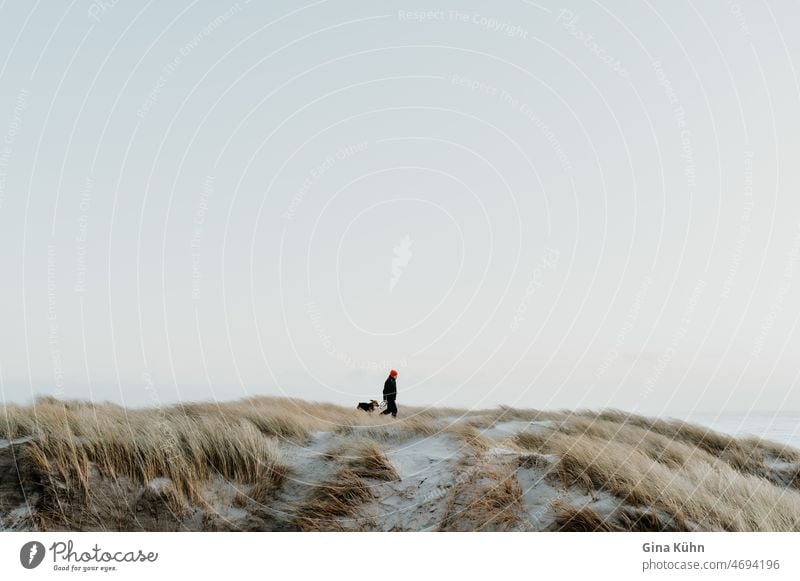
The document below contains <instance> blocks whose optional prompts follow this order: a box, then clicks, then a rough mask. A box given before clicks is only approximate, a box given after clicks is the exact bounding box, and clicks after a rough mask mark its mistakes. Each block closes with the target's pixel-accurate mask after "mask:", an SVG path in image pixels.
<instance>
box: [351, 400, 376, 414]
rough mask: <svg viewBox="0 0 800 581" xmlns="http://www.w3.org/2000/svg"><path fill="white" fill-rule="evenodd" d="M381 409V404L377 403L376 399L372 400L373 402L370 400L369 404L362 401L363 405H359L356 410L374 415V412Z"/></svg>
mask: <svg viewBox="0 0 800 581" xmlns="http://www.w3.org/2000/svg"><path fill="white" fill-rule="evenodd" d="M379 407H381V404H379V403H378V402H377V401H375V400H374V399H371V400H370V401H368V402H366V401H362V402H361V403H359V404H358V405H357V406H356V409H358V410H364V411H365V412H369V413H372V412H374V411H375V410H376V409H378V408H379Z"/></svg>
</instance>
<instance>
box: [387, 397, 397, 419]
mask: <svg viewBox="0 0 800 581" xmlns="http://www.w3.org/2000/svg"><path fill="white" fill-rule="evenodd" d="M387 404H388V405H387V406H386V411H390V412H392V417H393V418H396V417H397V404H396V403H395V402H394V400H393V399H392V400H389V401H388V402H387Z"/></svg>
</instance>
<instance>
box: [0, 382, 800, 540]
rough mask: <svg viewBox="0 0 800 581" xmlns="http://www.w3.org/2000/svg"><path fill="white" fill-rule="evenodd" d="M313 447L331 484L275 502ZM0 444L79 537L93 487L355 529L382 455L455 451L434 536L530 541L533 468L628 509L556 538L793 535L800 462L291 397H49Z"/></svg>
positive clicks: (390, 478)
mask: <svg viewBox="0 0 800 581" xmlns="http://www.w3.org/2000/svg"><path fill="white" fill-rule="evenodd" d="M511 421H513V422H519V423H520V424H521V425H522V427H521V429H520V431H518V432H517V433H516V434H513V435H508V434H507V432H506V434H507V435H504V436H496V437H492V436H489V435H487V433H484V431H483V430H485V429H487V428H491V427H493V426H496V425H497V424H498V423H501V422H511ZM525 422H535V423H533V424H530V425H529V426H527V427H526V426H525V425H524V424H525ZM320 432H325V433H326V434H327V436H326V437H330V439H331V441H332V442H333V443H334V445H333V447H331V448H330V449H329V450H328V451H327V452H325V453H324V460H323V461H322V464H324V465H326V466H330V470H329V471H327V472H324V474H323V475H322V476H319V477H318V479H319V480H320V481H319V482H316V481H314V483H313V484H312V486H311V489H310V490H308V491H307V494H306V493H305V490H306V489H303V490H304V492H303V493H302V494H296V496H297V498H282V497H281V494H282V490H283V488H284V487H285V483H286V481H287V480H289V479H290V478H293V477H294V476H295V474H294V473H293V471H294V470H295V467H294V464H293V460H292V458H291V456H290V452H288V450H297V449H298V447H300V448H302V447H303V446H306V445H308V443H309V442H311V441H313V439H312V436H314V437H316V436H315V434H316V435H317V436H318V435H319V433H320ZM0 438H3V439H8V440H14V439H24V440H25V442H24V444H20V445H17V446H16V449H17V450H19V455H18V459H19V462H21V463H23V464H24V465H25V467H26V470H27V472H26V474H28V473H30V474H36V475H37V476H36V481H37V486H39V487H40V488H41V494H42V496H43V501H42V503H41V508H42V511H41V514H40V515H39V517H40V518H49V517H48V515H49V516H50V517H52V518H54V519H55V518H57V517H59V515H60V518H61V521H60V522H63V523H68V524H66V525H64V526H71V525H69V519H68V518H67V514H68V513H69V505H70V504H74V503H80V502H83V503H84V504H91V502H92V495H93V494H94V495H96V494H99V493H98V491H97V486H96V483H97V480H96V479H97V478H98V477H99V478H103V479H105V480H107V481H110V482H114V483H118V487H119V488H120V490H121V491H122V492H120V495H118V496H113V495H112V496H108V498H106V500H105V501H104V502H106V503H107V504H113V503H114V502H118V501H117V500H113V499H120V498H123V497H124V494H125V492H124V491H125V490H128V488H131V487H138V489H137V490H139V491H140V492H138V493H137V494H138V495H139V496H138V497H137V498H138V500H136V503H141V504H144V505H147V506H150V507H156V508H154V509H153V510H157V507H158V506H161V505H163V506H166V507H167V508H168V509H169V511H171V512H172V513H173V514H175V515H177V516H176V518H184V517H186V515H188V514H189V513H190V512H191V511H190V510H189V507H190V506H207V505H206V502H207V501H206V499H205V497H204V495H205V494H206V492H207V490H208V488H209V486H211V485H212V483H215V482H223V483H225V485H226V486H231V487H233V490H234V492H233V493H232V494H231V502H232V503H234V504H235V505H236V506H237V507H240V508H241V507H250V506H251V505H252V503H253V502H255V503H258V504H261V505H264V506H270V505H271V504H272V503H274V502H275V501H276V499H278V498H279V497H281V498H280V502H281V503H283V504H282V505H281V510H282V511H284V512H285V514H286V516H285V517H281V518H285V519H286V522H287V523H288V524H289V525H291V528H294V529H299V530H341V529H342V528H343V527H345V526H347V527H350V529H352V528H358V527H359V526H360V525H359V523H360V519H362V518H364V517H363V515H364V514H365V512H364V508H365V506H369V505H370V504H371V503H373V502H375V501H376V499H378V496H377V495H379V494H380V492H379V491H381V490H384V492H385V487H387V486H391V485H394V483H398V482H399V476H398V473H397V470H396V469H395V467H394V466H392V464H391V463H390V462H389V461H388V460H387V457H386V448H387V447H391V446H402V445H403V443H404V442H405V441H407V440H411V439H415V438H418V439H421V440H423V441H424V440H426V439H428V438H453V439H455V440H457V441H458V442H460V443H461V444H462V445H461V446H460V447H459V449H458V450H459V451H458V455H459V458H455V459H454V460H457V462H454V466H455V468H454V470H453V474H452V486H451V488H450V489H449V490H448V492H447V494H446V495H443V498H444V500H443V503H444V505H445V506H444V513H443V514H444V516H443V518H442V520H441V526H440V528H441V530H516V528H518V527H520V526H522V527H524V522H523V521H524V516H525V515H524V513H525V507H524V502H523V500H524V499H523V497H524V494H523V493H524V492H525V491H523V490H521V489H520V483H519V480H518V478H517V475H518V473H517V470H519V469H525V470H535V471H538V473H541V474H542V477H544V475H545V473H547V477H548V479H549V480H548V482H549V483H551V484H552V486H553V487H554V488H558V487H560V489H561V491H562V493H563V494H566V493H567V492H571V493H574V494H575V495H580V497H581V498H584V500H585V497H584V496H583V495H588V498H589V500H590V501H591V499H597V498H598V493H599V492H600V491H603V492H604V493H605V498H609V497H610V496H613V497H616V499H618V501H619V502H620V507H619V508H618V509H617V508H614V510H615V511H616V512H614V514H613V515H610V514H607V513H603V514H601V512H602V511H600V512H598V510H599V509H597V506H599V505H596V504H595V505H594V506H593V505H592V504H591V502H589V503H588V504H587V503H586V502H584V501H583V500H582V501H581V502H577V501H576V502H574V503H572V504H571V503H570V502H568V501H567V500H564V499H559V500H558V502H555V503H553V504H552V506H551V511H550V512H551V513H552V518H553V523H554V524H553V530H642V531H643V530H728V531H800V451H798V450H796V449H794V448H792V447H790V446H783V445H780V444H776V443H773V442H768V441H764V440H759V439H756V438H743V439H737V438H733V437H730V436H726V435H724V434H720V433H717V432H714V431H712V430H707V429H704V428H702V427H699V426H694V425H691V424H687V423H685V422H680V421H677V420H668V419H652V418H645V417H642V416H637V415H633V414H628V413H625V412H621V411H617V410H604V411H599V412H595V411H560V412H559V411H553V412H550V411H548V412H543V411H538V410H516V409H511V408H503V407H501V408H497V409H492V410H479V411H466V410H457V409H444V408H442V409H436V410H425V409H421V408H412V407H404V408H403V409H402V410H401V416H400V417H399V418H397V419H392V418H389V417H387V416H381V415H378V414H367V413H364V412H360V411H357V410H355V409H350V408H343V407H340V406H336V405H332V404H325V403H313V402H306V401H301V400H295V399H286V398H267V397H257V398H249V399H245V400H241V401H236V402H226V403H219V404H218V403H188V404H180V405H175V406H167V407H163V408H157V409H125V408H122V407H120V406H116V405H113V404H91V403H86V402H77V401H66V402H64V401H58V400H55V399H52V398H41V399H39V400H37V401H36V402H35V404H33V405H30V406H16V405H7V406H4V407H2V408H0ZM521 467H522V468H521ZM300 476H302V475H300ZM548 486H549V484H548ZM126 487H127V488H126ZM381 487H384V488H381ZM295 489H297V490H299V489H302V487H295ZM159 503H160V504H159ZM607 506H610V505H607ZM614 506H615V507H616V505H614ZM268 512H269V511H268ZM273 512H275V513H277V512H280V511H273ZM367 512H368V511H367ZM270 514H272V512H270ZM91 518H97V519H101V517H99V516H91ZM187 518H188V517H187ZM520 519H523V521H521V520H520ZM287 526H288V525H287Z"/></svg>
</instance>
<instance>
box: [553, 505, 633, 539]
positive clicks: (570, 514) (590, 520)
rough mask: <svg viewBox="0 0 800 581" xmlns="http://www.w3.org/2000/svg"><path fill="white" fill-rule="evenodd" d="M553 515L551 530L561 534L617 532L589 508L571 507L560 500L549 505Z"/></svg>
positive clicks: (616, 528)
mask: <svg viewBox="0 0 800 581" xmlns="http://www.w3.org/2000/svg"><path fill="white" fill-rule="evenodd" d="M551 508H552V510H553V512H554V513H555V519H554V522H553V528H554V530H557V531H562V532H611V531H615V530H619V528H618V527H616V526H615V525H614V524H613V523H609V522H608V521H606V520H605V519H604V518H603V517H602V516H600V514H599V513H598V512H597V511H596V510H594V509H593V508H592V507H590V506H580V507H576V506H572V505H570V504H567V503H566V502H564V501H563V500H561V499H556V500H554V501H553V502H552V503H551Z"/></svg>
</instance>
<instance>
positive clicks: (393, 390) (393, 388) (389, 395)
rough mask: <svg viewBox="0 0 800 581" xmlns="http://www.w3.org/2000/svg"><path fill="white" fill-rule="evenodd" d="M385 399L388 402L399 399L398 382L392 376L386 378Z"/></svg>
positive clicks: (384, 385) (384, 386)
mask: <svg viewBox="0 0 800 581" xmlns="http://www.w3.org/2000/svg"><path fill="white" fill-rule="evenodd" d="M383 397H384V399H386V401H389V400H390V399H395V398H396V397H397V380H396V379H395V378H394V377H392V376H391V375H390V376H389V377H387V378H386V383H384V384H383Z"/></svg>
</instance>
